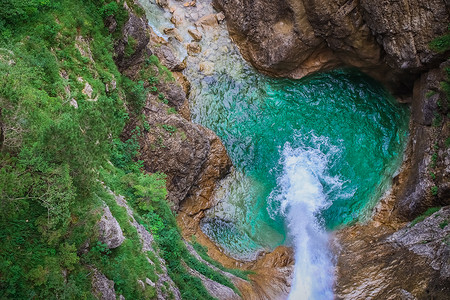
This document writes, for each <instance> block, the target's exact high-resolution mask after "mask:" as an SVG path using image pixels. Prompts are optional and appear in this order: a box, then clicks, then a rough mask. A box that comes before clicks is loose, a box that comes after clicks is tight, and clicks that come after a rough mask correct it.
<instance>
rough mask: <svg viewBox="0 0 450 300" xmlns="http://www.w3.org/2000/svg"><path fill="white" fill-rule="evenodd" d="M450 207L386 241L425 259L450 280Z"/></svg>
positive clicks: (398, 232) (400, 231) (404, 229)
mask: <svg viewBox="0 0 450 300" xmlns="http://www.w3.org/2000/svg"><path fill="white" fill-rule="evenodd" d="M449 223H450V207H449V206H447V207H444V208H442V209H440V210H439V211H437V212H435V213H434V214H432V215H431V216H430V217H427V218H426V219H425V220H423V221H422V222H419V223H417V224H415V225H414V226H408V227H406V228H403V229H402V230H399V231H397V232H395V233H394V234H392V235H391V236H390V237H389V238H388V239H387V241H388V242H390V243H394V244H395V245H396V246H398V247H403V248H406V249H408V250H410V251H412V252H414V253H415V254H417V255H419V256H422V257H425V259H426V260H427V263H428V264H429V265H430V266H431V267H432V268H433V269H434V270H436V271H439V272H440V274H441V276H442V277H443V278H446V279H450V264H449V261H450V245H449V242H450V226H449Z"/></svg>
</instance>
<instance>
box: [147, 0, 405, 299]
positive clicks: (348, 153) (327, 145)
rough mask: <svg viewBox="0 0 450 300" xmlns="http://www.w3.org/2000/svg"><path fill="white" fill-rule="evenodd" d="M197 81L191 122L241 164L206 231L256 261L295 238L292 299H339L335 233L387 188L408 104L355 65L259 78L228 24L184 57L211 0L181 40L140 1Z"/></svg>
mask: <svg viewBox="0 0 450 300" xmlns="http://www.w3.org/2000/svg"><path fill="white" fill-rule="evenodd" d="M141 3H142V4H143V5H144V8H145V10H146V14H147V18H148V20H149V22H150V24H151V26H152V28H154V29H155V31H156V32H157V33H159V35H160V36H162V37H163V38H165V39H166V40H167V41H168V43H169V44H170V45H171V47H172V48H173V50H174V53H175V55H176V56H177V57H178V58H179V59H180V60H183V59H186V63H187V68H186V69H185V70H184V71H183V73H184V75H185V76H186V77H187V78H188V80H189V81H190V83H191V86H192V89H191V94H190V96H189V102H190V105H191V112H192V118H193V121H194V122H197V123H200V124H202V125H204V126H206V127H208V128H210V129H212V130H213V131H215V132H216V133H217V135H218V136H219V137H220V138H221V139H222V141H223V143H224V144H225V147H226V148H227V151H228V154H229V156H230V157H231V159H232V161H233V164H234V166H235V168H234V169H233V171H232V172H231V174H230V175H229V176H228V177H227V178H226V179H224V180H223V181H222V182H221V183H220V187H219V188H218V189H217V191H216V193H215V196H214V199H213V200H214V201H215V206H214V207H213V208H212V209H210V210H208V211H206V216H205V218H204V219H203V220H202V223H201V228H202V230H203V231H204V232H205V233H206V234H207V235H208V236H209V237H210V238H211V239H212V240H214V241H215V242H217V243H218V244H219V245H220V246H221V247H222V248H223V250H224V251H225V252H226V253H227V254H228V255H230V256H233V257H236V258H238V259H242V260H251V259H254V258H255V257H256V256H257V255H258V253H259V252H260V251H270V250H272V249H274V248H275V247H276V246H278V245H281V244H286V245H289V246H292V247H293V248H294V250H295V267H294V278H293V281H292V285H291V291H290V295H289V298H290V299H295V300H297V299H314V300H317V299H333V297H334V296H333V288H332V287H333V280H334V278H333V274H334V264H333V255H332V253H331V251H330V249H329V234H328V232H329V231H331V230H333V229H336V228H339V227H341V226H345V225H346V224H349V223H352V222H354V221H358V220H362V221H364V220H365V219H367V217H368V216H370V213H371V211H372V208H373V207H374V206H375V205H376V203H377V201H378V200H379V199H380V197H381V196H382V195H383V193H385V192H386V191H387V189H388V188H389V185H390V181H391V178H392V176H393V175H394V173H395V172H396V170H397V169H398V167H399V166H400V164H401V161H402V156H403V150H404V148H405V145H406V141H407V134H408V133H407V128H408V116H409V112H408V109H407V108H406V107H404V106H401V105H399V104H397V103H396V102H395V100H394V99H393V98H392V97H391V96H390V95H389V94H388V93H387V92H386V91H385V90H384V89H383V88H382V87H381V86H380V85H379V84H378V83H377V82H375V81H374V80H372V79H371V78H369V77H367V76H365V75H364V74H362V73H361V72H359V71H357V70H354V69H343V70H335V71H331V72H327V73H320V74H315V75H312V76H308V77H306V78H303V79H301V80H289V79H275V78H268V77H266V76H263V75H261V74H258V72H256V71H255V70H254V69H253V68H251V67H250V66H249V65H248V64H247V63H246V62H245V61H244V60H243V59H242V57H241V56H240V54H239V51H238V49H237V48H236V46H235V45H234V44H233V43H232V41H231V40H230V38H229V36H228V32H227V30H226V26H225V23H222V24H219V25H217V26H212V27H207V28H203V29H202V28H198V27H197V29H199V30H201V31H202V34H203V38H202V40H201V41H200V42H199V44H200V46H201V48H202V49H203V50H202V51H201V53H199V54H194V55H193V56H190V55H187V52H186V49H185V46H186V43H187V42H189V41H190V40H191V37H190V35H189V33H188V29H192V28H196V26H195V25H194V22H196V20H198V19H199V18H200V17H201V16H205V15H210V14H213V13H216V12H215V11H214V10H213V8H212V6H211V1H210V0H205V1H201V2H197V5H196V6H195V7H190V8H188V9H187V8H185V7H183V2H179V1H172V0H169V6H171V7H173V8H174V9H177V10H178V12H179V13H181V14H183V15H184V17H183V22H182V24H181V25H179V26H178V28H177V30H178V33H179V37H181V39H180V38H178V39H177V38H173V37H169V36H165V35H164V34H161V33H162V32H165V30H164V29H165V28H173V27H174V25H173V24H171V23H170V21H169V19H170V17H171V14H170V13H169V12H168V11H163V10H162V9H161V8H158V6H157V5H156V4H155V1H154V0H150V1H141Z"/></svg>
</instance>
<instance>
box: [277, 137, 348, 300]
mask: <svg viewBox="0 0 450 300" xmlns="http://www.w3.org/2000/svg"><path fill="white" fill-rule="evenodd" d="M322 142H323V141H322ZM328 154H330V153H328ZM328 156H329V155H328ZM328 156H327V155H325V154H324V153H323V152H321V151H320V147H318V148H304V147H300V148H297V149H292V147H291V146H290V144H286V145H285V147H284V150H283V155H282V161H281V163H282V165H283V175H282V176H281V177H280V178H279V180H278V188H277V189H276V190H275V191H274V192H273V193H272V195H271V197H270V201H276V202H278V204H279V205H280V207H281V213H283V214H284V215H285V219H286V223H287V224H288V234H289V235H290V237H291V239H292V241H293V246H294V250H295V268H294V278H293V282H292V288H291V293H290V294H289V299H291V300H310V299H311V300H321V299H333V289H332V287H333V263H332V255H331V252H330V250H329V248H328V234H327V233H326V231H325V229H324V228H323V224H321V222H320V220H319V219H318V217H317V214H318V213H319V212H320V211H321V210H322V209H325V208H327V207H328V206H329V205H331V203H329V202H328V201H327V196H326V194H327V193H326V192H324V189H323V186H322V183H321V181H323V182H326V183H327V184H328V185H329V186H330V185H331V186H335V187H336V188H337V187H338V186H339V185H341V184H342V182H340V180H339V179H338V178H336V177H329V176H327V174H326V173H327V169H328V167H329V166H328Z"/></svg>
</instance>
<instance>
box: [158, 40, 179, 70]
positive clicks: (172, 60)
mask: <svg viewBox="0 0 450 300" xmlns="http://www.w3.org/2000/svg"><path fill="white" fill-rule="evenodd" d="M153 52H154V54H155V55H156V56H157V57H158V58H159V60H160V61H161V63H162V64H163V65H164V66H166V67H167V68H168V69H169V70H171V71H182V70H183V69H184V68H186V65H185V64H184V63H183V62H182V61H180V60H179V59H178V58H177V57H176V56H175V54H174V53H173V51H172V49H171V48H170V47H169V46H166V45H161V46H160V47H155V48H153Z"/></svg>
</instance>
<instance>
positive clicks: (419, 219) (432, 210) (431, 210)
mask: <svg viewBox="0 0 450 300" xmlns="http://www.w3.org/2000/svg"><path fill="white" fill-rule="evenodd" d="M440 209H441V208H440V207H430V208H429V209H427V210H426V211H425V212H424V213H423V214H422V215H420V216H418V217H417V218H415V219H414V220H413V221H412V222H411V223H410V224H409V227H413V226H414V225H416V224H417V223H419V222H422V221H423V220H425V218H426V217H429V216H431V215H432V214H434V213H435V212H437V211H438V210H440Z"/></svg>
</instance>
